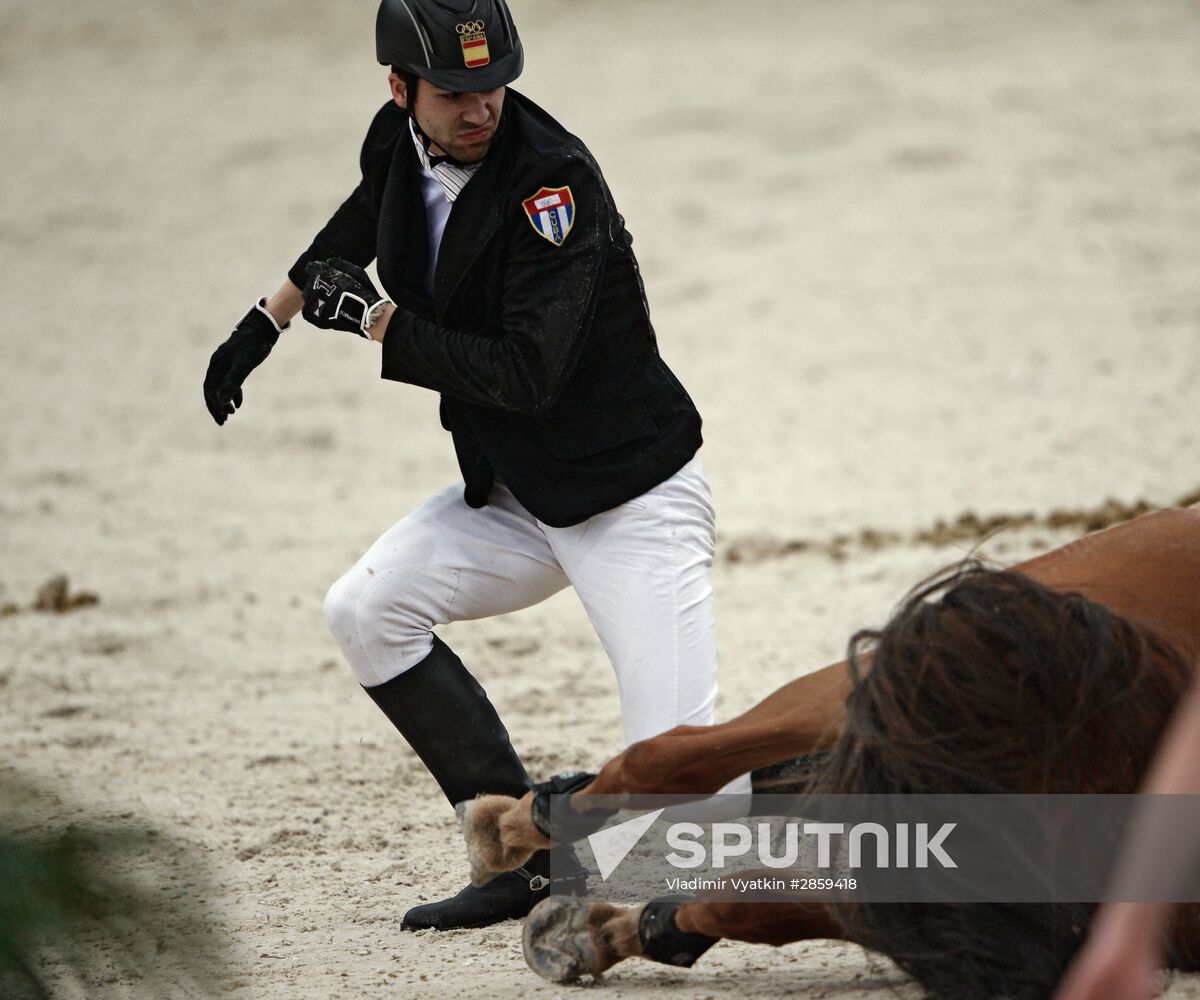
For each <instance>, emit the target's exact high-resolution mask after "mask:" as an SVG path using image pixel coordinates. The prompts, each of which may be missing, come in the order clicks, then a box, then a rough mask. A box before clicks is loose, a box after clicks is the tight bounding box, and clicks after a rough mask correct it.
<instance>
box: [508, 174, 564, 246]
mask: <svg viewBox="0 0 1200 1000" xmlns="http://www.w3.org/2000/svg"><path fill="white" fill-rule="evenodd" d="M521 206H522V207H523V208H524V209H525V214H526V215H527V216H529V224H530V225H531V226H533V230H534V232H536V233H537V234H538V235H539V236H541V237H543V238H545V239H547V240H549V241H550V242H551V243H553V244H554V245H555V246H556V247H560V246H562V245H563V240H565V239H566V238H567V233H569V232H570V231H571V227H572V226H573V225H574V224H575V201H574V199H573V198H572V197H571V189H570V188H569V187H560V188H545V187H544V188H541V189H540V190H539V191H538V192H537V194H535V195H534V196H533V197H532V198H526V199H525V200H524V201H523V202H521Z"/></svg>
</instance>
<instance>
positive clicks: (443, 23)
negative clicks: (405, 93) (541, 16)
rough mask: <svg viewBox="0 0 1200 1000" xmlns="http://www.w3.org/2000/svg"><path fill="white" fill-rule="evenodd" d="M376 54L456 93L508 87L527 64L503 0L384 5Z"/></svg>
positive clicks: (394, 0) (393, 0) (388, 0)
mask: <svg viewBox="0 0 1200 1000" xmlns="http://www.w3.org/2000/svg"><path fill="white" fill-rule="evenodd" d="M375 55H376V57H377V58H378V59H379V61H380V62H381V63H383V65H385V66H395V67H396V68H397V69H398V70H400V71H402V72H405V73H412V74H414V75H416V76H419V77H420V78H421V79H422V80H428V81H429V82H430V83H432V84H433V85H434V86H435V87H441V88H442V89H443V90H450V91H454V92H455V93H474V92H476V91H480V90H493V89H494V88H496V87H501V86H503V85H505V84H507V83H511V82H512V81H513V80H515V79H516V78H517V77H518V76H520V75H521V68H522V67H523V66H524V64H525V55H524V51H523V50H522V48H521V39H520V38H519V37H518V36H517V27H516V25H515V24H513V20H512V15H511V14H510V13H509V12H508V5H507V4H506V3H505V2H504V0H383V2H382V3H381V4H380V5H379V15H378V17H376V19H375Z"/></svg>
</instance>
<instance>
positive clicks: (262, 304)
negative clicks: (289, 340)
mask: <svg viewBox="0 0 1200 1000" xmlns="http://www.w3.org/2000/svg"><path fill="white" fill-rule="evenodd" d="M254 308H255V309H257V310H258V311H259V312H260V313H262V314H263V315H264V316H266V317H267V319H269V320H270V321H271V325H272V326H273V327H275V332H276V333H283V331H284V330H286V329H287V328H288V327H289V326H291V325H292V321H291V320H288V321H287V322H286V323H284V324H283V326H280V325H279V324H278V323H276V322H275V317H274V316H272V315H271V313H270V312H269V311H268V309H267V300H266V297H265V296H264V297H263V298H261V299H259V300H258V301H257V302H255V303H254Z"/></svg>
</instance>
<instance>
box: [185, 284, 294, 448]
mask: <svg viewBox="0 0 1200 1000" xmlns="http://www.w3.org/2000/svg"><path fill="white" fill-rule="evenodd" d="M266 304H267V300H266V299H259V300H258V302H257V303H256V304H255V305H254V306H252V307H251V309H250V311H249V312H247V313H246V315H245V316H243V317H242V318H241V320H239V321H238V325H237V326H235V327H234V328H233V333H231V334H230V335H229V339H228V340H227V341H225V343H223V344H222V345H221V346H220V347H218V348H217V349H216V350H215V351H213V354H212V357H211V358H209V360H208V372H207V373H206V374H205V376H204V404H205V406H207V407H208V412H209V413H211V414H212V418H213V420H215V421H216V422H217V424H218V425H219V424H223V423H225V421H226V420H227V419H228V418H229V415H230V414H231V413H233V411H234V410H236V409H237V408H238V407H239V406H241V405H242V383H243V382H245V381H246V376H247V375H249V374H250V373H251V372H252V371H254V369H255V368H257V367H258V366H259V365H260V364H262V363H263V361H265V360H266V357H267V355H268V354H270V353H271V348H272V347H274V346H275V341H277V340H278V339H279V334H280V333H282V332H283V331H284V330H286V329H287V328H288V327H289V326H290V325H291V324H290V323H285V324H284V325H283V326H279V324H277V323H276V322H275V319H274V317H273V316H272V315H271V314H270V313H269V312H267V310H266Z"/></svg>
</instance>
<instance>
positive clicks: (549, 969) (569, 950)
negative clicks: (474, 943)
mask: <svg viewBox="0 0 1200 1000" xmlns="http://www.w3.org/2000/svg"><path fill="white" fill-rule="evenodd" d="M589 909H590V903H589V901H588V900H587V899H571V898H565V897H559V896H552V897H551V898H550V899H544V900H542V902H540V903H538V905H537V906H535V907H534V908H533V909H532V910H531V911H530V912H529V916H528V917H527V918H526V920H525V930H524V932H523V933H522V934H521V950H522V951H523V952H524V954H525V964H526V965H528V966H529V968H531V969H532V970H533V971H534V972H536V973H537V974H538V975H539V976H541V977H542V978H543V979H549V980H550V981H551V982H553V983H573V982H575V981H576V980H578V979H579V978H580V977H581V976H584V975H591V976H596V977H598V976H599V973H598V972H597V971H596V967H597V964H598V962H597V956H596V950H595V948H594V947H593V945H592V936H591V932H590V930H589V928H588V910H589Z"/></svg>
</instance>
